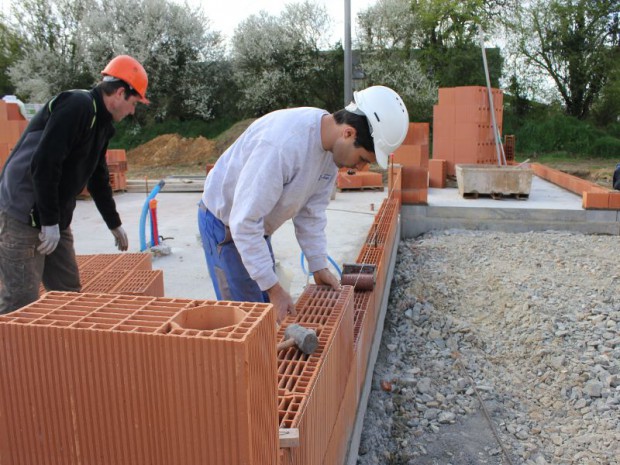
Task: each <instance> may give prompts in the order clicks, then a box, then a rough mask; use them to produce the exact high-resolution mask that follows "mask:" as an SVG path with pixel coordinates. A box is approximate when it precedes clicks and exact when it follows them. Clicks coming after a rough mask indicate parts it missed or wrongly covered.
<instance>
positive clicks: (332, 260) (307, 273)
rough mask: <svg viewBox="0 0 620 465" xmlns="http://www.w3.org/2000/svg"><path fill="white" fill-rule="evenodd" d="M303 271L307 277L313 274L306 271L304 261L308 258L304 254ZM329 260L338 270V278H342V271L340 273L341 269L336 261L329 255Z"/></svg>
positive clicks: (302, 254) (302, 256)
mask: <svg viewBox="0 0 620 465" xmlns="http://www.w3.org/2000/svg"><path fill="white" fill-rule="evenodd" d="M300 258H301V269H302V270H303V272H304V274H305V275H308V276H310V275H312V273H310V272H308V271H307V270H306V265H305V264H304V259H305V258H306V257H305V255H304V253H303V252H302V253H301V257H300ZM327 259H328V260H329V263H331V264H332V265H333V266H334V268H336V271H337V272H338V276H340V277H342V271H340V268H339V267H338V264H337V263H336V262H335V261H334V259H333V258H332V257H330V256H329V255H328V256H327Z"/></svg>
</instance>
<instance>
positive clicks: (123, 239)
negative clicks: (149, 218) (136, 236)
mask: <svg viewBox="0 0 620 465" xmlns="http://www.w3.org/2000/svg"><path fill="white" fill-rule="evenodd" d="M110 231H112V235H113V236H114V245H116V247H118V250H120V251H125V250H127V248H128V247H129V239H127V233H126V232H125V230H124V229H123V227H122V226H119V227H118V228H114V229H110Z"/></svg>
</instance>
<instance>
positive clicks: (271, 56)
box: [232, 0, 341, 115]
mask: <svg viewBox="0 0 620 465" xmlns="http://www.w3.org/2000/svg"><path fill="white" fill-rule="evenodd" d="M329 26H330V21H329V17H328V15H327V11H326V9H325V7H323V6H321V5H318V4H315V3H313V2H311V1H309V0H306V1H305V2H302V3H298V4H287V5H285V7H284V11H283V12H282V13H281V14H280V15H279V16H278V17H276V16H272V15H269V14H267V13H266V12H264V11H262V12H260V13H259V14H256V15H251V16H250V17H248V18H247V19H246V20H245V21H243V22H242V23H241V24H240V25H239V26H238V27H237V29H236V30H235V34H234V36H233V39H232V60H233V66H234V70H235V72H234V80H235V82H237V84H238V87H239V89H240V92H241V94H242V95H241V99H240V103H239V107H240V109H241V110H242V111H244V112H246V113H248V114H252V115H261V114H264V113H267V112H269V111H271V110H274V109H277V108H285V107H288V106H297V105H317V106H319V105H323V104H324V103H325V101H324V99H323V98H322V97H321V95H320V94H321V93H322V92H319V90H318V88H319V87H322V89H321V91H323V92H324V91H325V84H324V83H321V80H320V77H321V75H323V74H324V73H326V67H327V66H328V63H329V59H328V57H327V53H326V52H325V51H323V50H322V48H324V47H327V44H326V43H325V42H324V40H323V37H326V36H327V32H328V30H329ZM318 83H320V84H318ZM340 87H341V86H340Z"/></svg>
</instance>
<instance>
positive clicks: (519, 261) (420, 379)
mask: <svg viewBox="0 0 620 465" xmlns="http://www.w3.org/2000/svg"><path fill="white" fill-rule="evenodd" d="M236 130H237V132H239V131H241V130H242V127H239V128H237V129H236ZM223 148H225V146H224V145H223V144H222V143H220V144H219V145H218V144H215V143H213V142H212V141H208V140H206V139H202V140H200V139H183V138H181V137H179V136H176V135H167V136H161V138H160V139H159V140H158V141H156V142H154V143H153V144H152V145H150V146H142V147H140V148H138V149H136V150H135V151H130V152H129V153H128V165H129V173H128V178H129V179H132V180H133V181H134V183H138V182H142V183H145V182H146V183H148V188H147V187H146V186H145V188H144V190H143V191H142V193H118V194H117V195H116V196H115V198H116V202H117V205H118V209H119V212H120V214H121V217H122V219H123V223H124V225H125V228H126V230H127V232H128V235H129V239H130V251H137V250H139V236H138V231H139V226H138V223H139V221H138V220H139V218H140V211H141V209H142V205H143V202H144V199H145V194H144V191H147V190H148V189H149V188H152V187H153V186H154V185H155V183H156V182H157V181H158V180H159V179H161V178H166V177H169V176H171V178H169V180H170V182H169V190H171V189H172V185H173V184H174V182H172V181H173V180H174V177H177V179H179V178H184V179H185V182H190V183H193V184H194V185H193V186H192V188H193V190H194V191H195V192H166V188H164V190H163V191H162V192H161V193H160V194H159V195H158V196H157V200H158V222H159V233H160V235H161V236H163V237H164V244H165V245H166V246H168V247H169V248H170V252H171V253H170V254H169V255H164V256H155V257H154V261H153V267H154V268H156V269H162V270H164V284H165V293H166V296H168V297H188V298H209V299H211V298H215V294H214V291H213V288H212V286H211V283H210V279H209V277H208V274H207V270H206V266H205V260H204V255H203V252H202V249H201V247H200V238H199V234H198V230H197V226H196V214H197V207H196V204H197V202H198V200H199V199H200V190H201V189H200V187H201V185H202V182H203V180H204V174H205V166H206V163H212V162H214V161H215V160H216V159H217V156H219V154H220V153H221V152H222V151H223ZM615 163H616V162H615V161H614V160H581V161H575V162H571V163H566V162H558V163H553V162H550V163H546V164H547V165H548V166H550V167H553V168H556V169H560V170H562V171H565V172H567V173H569V174H573V175H575V176H578V177H581V178H584V179H587V180H590V181H592V182H595V183H598V184H600V185H602V186H605V187H610V185H611V178H612V175H613V169H614V167H615ZM181 182H183V181H181ZM386 195H387V192H377V191H347V192H338V193H337V194H336V197H335V199H334V200H333V201H332V202H331V203H330V206H329V209H328V211H327V216H328V230H327V235H328V244H329V253H330V255H331V257H332V258H333V259H334V261H335V262H336V263H337V264H338V265H339V266H340V265H342V263H344V262H349V261H354V260H355V258H356V254H357V251H359V249H360V246H361V244H362V243H363V241H364V238H365V236H366V234H367V232H368V228H369V227H370V225H371V224H372V222H373V218H374V215H375V213H376V210H377V209H378V207H379V206H380V205H381V202H382V200H383V199H384V198H385V197H386ZM416 209H417V210H416ZM418 210H424V216H419V215H420V212H419V211H418ZM429 211H431V212H435V213H434V214H436V215H437V216H438V217H439V218H441V217H444V218H443V219H441V220H432V221H429V220H428V218H425V217H426V216H427V215H428V212H429ZM455 212H460V213H456V214H455ZM463 212H467V213H466V214H465V213H463ZM607 213H610V212H607ZM600 214H605V212H594V213H593V214H592V215H594V217H595V221H594V222H591V218H592V216H588V215H589V213H588V212H586V211H585V210H583V209H582V208H581V198H580V197H579V196H578V195H575V194H572V193H570V192H568V191H565V190H563V189H561V188H559V187H557V186H554V185H553V184H551V183H548V182H546V181H543V180H541V179H538V178H534V182H533V185H532V192H531V194H530V196H529V198H528V199H527V200H514V199H504V200H493V199H488V198H480V199H463V198H461V197H459V196H458V193H457V192H456V189H454V188H452V189H429V196H428V205H427V206H420V207H413V206H404V207H403V211H402V220H401V221H402V223H403V233H404V234H403V239H402V242H401V247H400V249H399V256H398V258H397V267H396V270H395V272H394V275H395V279H394V282H393V283H392V293H391V298H390V302H389V305H388V309H387V316H386V320H385V331H384V333H383V340H382V343H381V349H380V353H379V357H378V359H377V364H376V366H375V370H374V378H373V382H372V385H371V392H370V398H369V402H368V407H367V410H366V416H365V419H360V418H358V422H362V421H363V428H361V427H360V428H359V429H360V430H362V429H363V433H361V438H359V437H358V438H357V444H358V445H359V457H358V454H357V453H356V451H354V452H353V453H352V455H350V456H349V457H348V461H347V464H348V465H353V464H355V463H356V462H357V463H358V464H362V465H367V464H429V465H430V464H442V465H446V464H450V465H470V464H484V463H487V464H498V465H499V464H528V465H545V464H558V465H559V464H562V465H563V464H567V465H568V464H571V465H572V464H574V465H577V464H607V465H611V464H616V463H618V462H617V457H618V456H619V455H620V451H619V450H618V444H619V443H620V442H619V440H620V438H618V437H617V431H618V430H619V428H620V420H619V418H620V414H619V413H618V405H619V402H620V396H619V392H618V362H617V360H618V350H620V349H619V343H618V338H617V332H618V330H619V329H620V328H618V325H619V324H620V322H619V320H618V313H617V304H615V300H614V298H613V297H611V296H608V295H607V294H605V288H609V289H611V288H613V282H614V279H615V278H616V276H615V274H614V273H613V270H612V268H613V267H612V261H613V257H609V255H612V256H617V254H615V253H613V252H612V253H611V254H607V258H605V256H606V253H605V250H607V249H609V248H610V247H614V244H615V243H616V242H617V240H616V238H606V239H600V240H597V239H596V236H592V235H584V234H581V232H580V231H579V229H578V228H579V227H582V228H585V229H586V230H587V228H588V227H589V226H588V225H587V223H590V226H592V225H594V226H597V222H598V221H599V220H600ZM416 215H418V216H416ZM461 215H462V216H461ZM571 215H581V216H579V221H576V220H575V217H574V216H571ZM597 215H599V216H597ZM446 217H447V218H450V221H451V223H450V222H448V223H445V224H442V221H446V220H445V218H446ZM511 218H512V219H513V220H514V221H511ZM614 221H615V223H616V224H617V219H616V220H613V221H612V223H613V222H614ZM425 222H426V223H425ZM530 222H531V224H530ZM412 224H413V225H414V226H413V227H412V226H411V225H412ZM545 224H556V227H555V229H558V228H559V231H556V232H551V231H545V226H544V225H545ZM584 224H586V226H584ZM415 225H417V226H420V225H423V226H424V227H423V230H417V229H416V226H415ZM498 225H499V227H500V230H499V231H495V232H489V231H465V229H470V230H474V229H476V228H480V229H490V230H492V229H494V228H498ZM433 228H438V229H443V230H445V231H446V232H442V233H434V232H430V233H429V232H427V231H426V229H431V230H432V229H433ZM541 228H542V230H541V231H540V232H534V231H538V230H540V229H541ZM73 229H74V235H75V247H76V251H77V253H79V254H89V253H113V252H114V251H115V250H114V247H113V238H112V236H111V235H110V234H107V233H105V226H104V225H103V223H102V221H101V219H100V217H99V215H98V213H97V211H96V208H95V206H94V204H93V202H92V201H90V200H83V201H80V202H79V203H78V208H77V210H76V214H75V220H74V223H73ZM408 229H409V230H410V235H411V236H417V235H418V234H423V235H421V236H418V237H417V238H415V237H407V230H408ZM571 229H573V232H570V233H567V232H566V231H571ZM616 229H617V226H616ZM563 230H565V231H564V232H562V231H563ZM93 231H104V233H101V234H93ZM411 231H413V232H411ZM575 231H576V232H575ZM515 232H519V234H515ZM582 232H583V231H582ZM593 232H594V233H600V232H597V231H593ZM273 244H274V251H275V253H276V259H277V262H278V272H279V274H280V275H281V277H282V279H283V281H284V282H285V283H288V285H289V286H290V290H291V293H292V294H293V296H294V297H297V296H298V295H299V294H300V293H301V291H302V289H303V288H304V286H305V285H306V283H307V282H308V277H307V276H306V275H305V274H304V273H303V271H302V266H301V262H300V250H299V247H298V245H297V243H296V241H295V238H294V233H293V228H292V224H291V222H288V223H286V224H285V225H284V226H283V227H282V228H281V229H280V230H279V231H278V232H277V233H276V234H275V235H274V237H273ZM592 244H594V245H592ZM556 246H559V247H560V249H559V250H562V251H564V252H563V253H561V254H559V253H560V252H558V253H554V252H553V251H554V250H555V249H556ZM558 254H559V255H558ZM590 255H591V257H592V259H591V258H590ZM610 260H611V261H610ZM614 263H615V262H614ZM584 273H585V274H584ZM584 277H587V278H588V279H587V280H583V278H584ZM605 280H607V281H609V280H611V282H610V283H609V285H606V284H605V282H606V281H605ZM597 283H598V284H597ZM497 298H500V299H501V301H497V302H496V299H497ZM572 302H574V305H573V304H572ZM601 303H602V304H601ZM599 304H601V305H599ZM554 309H559V310H561V311H559V312H556V311H555V310H554ZM590 323H592V324H591V325H590ZM614 330H615V331H616V336H615V337H613V335H612V336H610V334H611V333H612V332H613V331H614ZM571 334H573V336H570V335H571ZM549 338H551V339H549ZM546 340H550V341H552V342H553V344H552V346H548V345H547V344H546V343H545V341H546ZM605 341H608V342H605ZM583 348H587V351H586V352H585V355H587V357H586V356H585V355H583V354H582V355H581V356H579V357H577V355H578V354H579V353H580V351H582V349H583ZM556 352H557V353H556ZM511 354H514V355H511ZM528 354H530V355H531V356H529V355H528ZM614 354H615V355H614ZM610 355H611V357H610ZM614 357H615V360H614ZM573 373H575V374H573ZM599 388H600V389H599ZM481 401H482V403H481ZM567 414H568V415H569V417H570V418H569V421H565V420H564V417H565V416H566V415H567ZM487 415H488V418H487Z"/></svg>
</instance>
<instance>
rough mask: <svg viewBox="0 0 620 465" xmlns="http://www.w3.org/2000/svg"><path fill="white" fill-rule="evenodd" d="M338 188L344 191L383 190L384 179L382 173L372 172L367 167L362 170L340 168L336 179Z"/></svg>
mask: <svg viewBox="0 0 620 465" xmlns="http://www.w3.org/2000/svg"><path fill="white" fill-rule="evenodd" d="M336 187H337V188H338V189H340V190H341V191H343V190H363V189H381V190H383V177H382V176H381V173H375V172H372V171H370V167H369V166H368V165H366V166H365V167H364V168H363V169H361V170H356V169H352V168H340V170H338V177H337V178H336Z"/></svg>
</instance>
